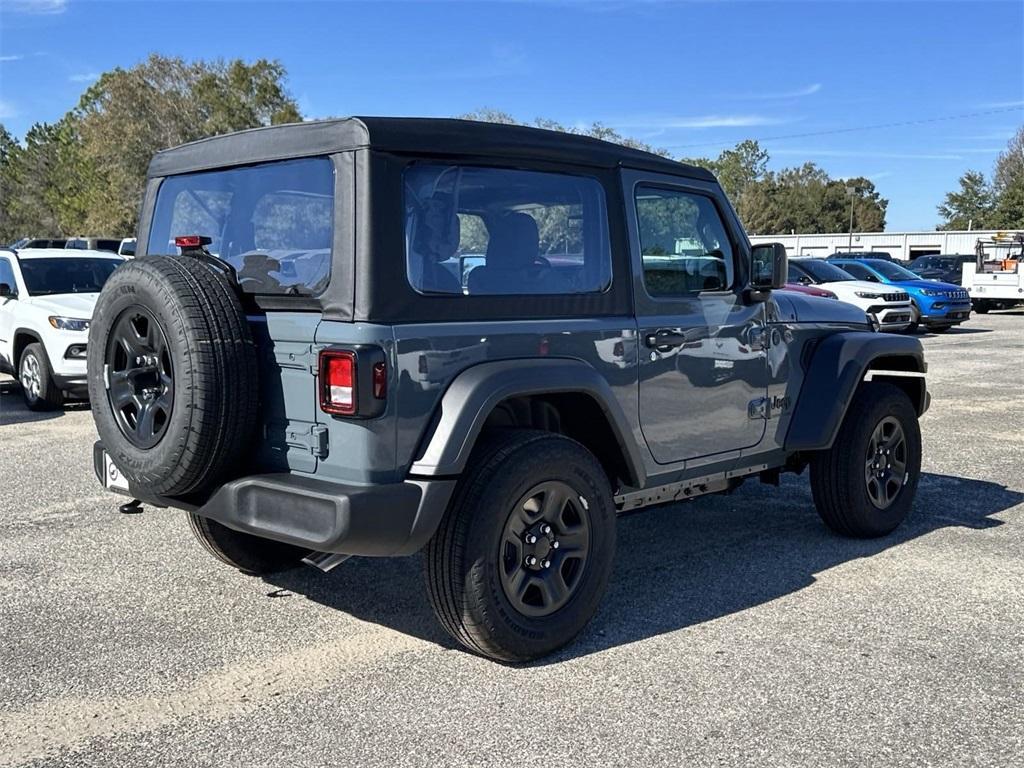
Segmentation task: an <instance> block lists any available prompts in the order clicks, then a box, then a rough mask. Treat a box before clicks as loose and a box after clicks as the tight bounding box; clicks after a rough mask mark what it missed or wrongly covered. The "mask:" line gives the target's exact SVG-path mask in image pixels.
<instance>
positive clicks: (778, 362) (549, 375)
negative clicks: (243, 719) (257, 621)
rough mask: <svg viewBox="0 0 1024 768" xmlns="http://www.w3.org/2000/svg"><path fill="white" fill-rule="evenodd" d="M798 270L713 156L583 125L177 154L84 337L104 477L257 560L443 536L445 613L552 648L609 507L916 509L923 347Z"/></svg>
mask: <svg viewBox="0 0 1024 768" xmlns="http://www.w3.org/2000/svg"><path fill="white" fill-rule="evenodd" d="M786 266H787V265H786V253H785V249H784V248H782V247H781V246H779V245H763V246H757V247H755V248H752V247H751V245H750V243H749V241H748V240H747V237H746V236H745V234H744V232H743V230H742V228H741V227H740V225H739V222H738V221H737V218H736V215H735V213H734V212H733V209H732V208H731V206H730V205H729V202H728V200H727V199H726V197H725V195H724V194H723V193H722V190H721V188H720V187H719V185H718V184H717V183H716V181H715V179H714V177H713V176H712V175H711V174H710V173H708V172H707V171H705V170H702V169H699V168H694V167H690V166H687V165H683V164H680V163H676V162H673V161H670V160H666V159H664V158H661V157H657V156H654V155H650V154H647V153H644V152H639V151H636V150H632V149H627V148H624V147H621V146H617V145H613V144H608V143H605V142H601V141H597V140H594V139H590V138H585V137H581V136H572V135H566V134H562V133H556V132H550V131H543V130H537V129H532V128H521V127H513V126H499V125H488V124H482V123H473V122H463V121H458V120H434V119H392V118H352V119H347V120H333V121H326V122H315V123H302V124H296V125H286V126H279V127H273V128H264V129H258V130H253V131H246V132H243V133H238V134H234V135H228V136H219V137H216V138H211V139H206V140H203V141H199V142H196V143H193V144H188V145H185V146H181V147H177V148H175V149H170V150H167V151H164V152H160V153H159V154H157V155H156V157H155V158H154V159H153V161H152V163H151V165H150V168H149V178H148V181H147V185H146V189H145V196H144V202H143V205H142V216H141V224H140V229H139V239H138V258H136V259H135V260H134V261H129V262H127V263H125V264H124V265H123V266H120V267H119V268H118V269H117V270H116V271H115V273H114V274H113V276H112V277H111V278H110V279H109V281H108V282H107V283H106V285H105V287H104V288H103V292H102V294H101V295H100V297H99V301H98V303H97V305H96V311H95V316H94V318H93V321H92V326H91V328H90V338H89V345H88V365H89V389H90V396H91V399H92V403H93V413H94V418H95V421H96V427H97V430H98V432H99V436H100V442H98V443H97V444H96V446H95V454H94V455H95V468H96V473H97V476H98V477H99V479H100V481H101V482H102V483H103V484H104V485H105V486H106V487H107V488H110V489H112V490H115V491H118V492H120V493H122V494H125V495H127V496H130V497H132V498H134V499H137V500H141V501H143V502H146V503H148V504H151V505H155V506H162V507H177V508H180V509H183V510H185V511H186V512H187V513H188V518H189V520H190V523H191V527H192V530H193V532H194V533H195V535H196V536H197V537H198V538H199V540H200V541H201V542H202V543H203V544H204V545H205V546H206V548H207V549H209V551H210V552H211V553H212V554H213V555H215V556H216V557H218V558H220V559H221V560H223V561H225V562H227V563H229V564H230V565H232V566H234V567H236V568H238V569H239V570H241V571H243V572H245V573H249V574H266V573H269V572H273V571H275V570H280V569H285V568H289V567H293V566H296V565H297V564H299V563H300V562H301V561H303V560H305V561H307V562H310V563H313V564H318V565H320V566H321V567H323V568H325V569H327V568H329V567H331V566H332V565H334V564H335V563H337V562H339V561H340V560H343V559H344V558H345V557H346V556H350V555H363V556H378V557H384V556H396V555H408V554H412V553H414V552H417V551H419V550H421V549H425V550H426V556H425V560H426V582H427V594H428V596H429V599H430V602H431V603H432V605H433V607H434V610H435V612H436V614H437V617H438V619H439V620H440V622H441V623H442V624H443V625H444V627H445V629H447V630H448V632H450V633H451V634H452V635H453V636H454V638H455V639H456V640H458V641H459V642H460V643H462V644H464V645H465V646H467V647H468V648H470V649H472V650H473V651H476V652H479V653H482V654H485V655H487V656H490V657H493V658H495V659H500V660H505V661H524V660H528V659H534V658H536V657H539V656H541V655H543V654H546V653H549V652H551V651H553V650H554V649H556V648H559V647H560V646H563V645H565V644H566V643H568V642H569V641H570V640H571V639H572V638H573V637H574V636H575V635H576V634H577V633H578V632H580V630H581V629H582V628H583V627H584V625H585V624H586V623H587V621H588V620H589V619H590V618H591V617H592V616H593V615H594V612H595V610H596V609H597V607H598V603H599V601H600V599H601V596H602V593H603V592H604V591H605V587H606V584H607V581H608V578H609V575H610V573H611V569H612V562H613V558H614V552H615V528H616V515H617V514H618V513H621V512H625V511H632V510H636V509H638V508H640V507H645V506H650V505H655V504H664V503H670V502H677V501H680V500H683V499H692V498H694V497H697V496H700V495H702V494H708V493H719V492H728V491H731V490H733V489H734V488H736V487H737V486H738V485H740V484H741V483H743V482H744V481H745V480H747V479H752V478H759V479H760V480H761V481H762V482H768V483H777V482H778V478H779V475H780V473H782V472H796V473H800V472H802V471H803V470H804V469H805V468H808V467H809V469H810V473H809V474H810V482H811V488H812V490H813V496H814V502H815V506H816V507H817V510H818V512H819V513H820V515H821V517H822V518H823V520H824V521H825V523H826V524H827V525H828V526H829V527H831V528H832V529H834V530H835V531H837V532H839V533H841V534H844V535H848V536H865V537H866V536H882V535H885V534H887V533H889V532H890V531H892V530H893V529H894V528H895V527H896V526H897V525H899V524H900V522H901V521H902V520H903V519H904V517H906V515H907V513H908V511H909V510H910V507H911V504H912V502H913V498H914V493H915V491H916V488H917V484H918V477H919V472H920V463H921V438H920V431H919V428H918V417H919V416H920V415H921V414H923V413H924V411H925V410H926V408H927V407H928V400H929V396H928V393H927V391H926V388H925V380H924V375H925V370H926V366H925V362H924V359H923V354H922V349H921V345H920V343H919V342H918V341H917V340H916V339H915V338H912V337H902V336H891V335H881V334H878V333H875V332H874V331H873V330H872V327H871V324H870V323H869V321H868V319H867V318H866V317H865V315H864V313H863V312H861V311H860V310H858V309H856V308H855V307H853V306H850V305H847V304H843V303H840V302H838V301H835V300H831V299H825V298H814V297H807V296H803V295H800V294H796V293H788V292H784V291H781V290H778V289H781V288H782V287H783V284H784V283H785V279H786V273H787V269H786Z"/></svg>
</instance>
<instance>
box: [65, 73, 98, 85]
mask: <svg viewBox="0 0 1024 768" xmlns="http://www.w3.org/2000/svg"><path fill="white" fill-rule="evenodd" d="M98 77H99V75H98V74H97V73H95V72H85V73H83V74H80V75H72V76H71V77H69V78H68V80H70V81H71V82H72V83H91V82H92V81H93V80H96V79H97V78H98Z"/></svg>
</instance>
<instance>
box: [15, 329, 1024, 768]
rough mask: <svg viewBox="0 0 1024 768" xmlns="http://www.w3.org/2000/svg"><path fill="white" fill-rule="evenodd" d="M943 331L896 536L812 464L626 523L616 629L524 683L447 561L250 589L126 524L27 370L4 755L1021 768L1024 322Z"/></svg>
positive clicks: (255, 584)
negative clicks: (916, 479)
mask: <svg viewBox="0 0 1024 768" xmlns="http://www.w3.org/2000/svg"><path fill="white" fill-rule="evenodd" d="M924 343H925V346H926V350H927V356H928V361H929V365H930V374H929V386H930V389H931V392H932V396H933V403H932V408H931V410H930V411H929V413H928V414H927V415H926V416H925V418H924V420H923V431H924V448H925V455H924V472H925V474H924V478H923V480H922V483H921V489H920V492H919V494H918V500H917V504H916V508H915V511H914V513H913V514H912V517H911V519H910V520H909V521H908V524H907V525H905V526H904V527H903V528H902V529H900V530H899V531H898V532H897V533H896V534H895V535H893V536H891V537H889V538H886V539H882V540H879V541H869V542H864V541H849V540H844V539H840V538H836V537H835V536H832V535H830V534H829V533H828V532H827V531H826V530H825V528H824V527H823V526H822V524H821V523H820V522H819V520H818V517H817V515H816V514H815V512H814V510H813V507H812V505H811V499H810V492H809V490H808V487H807V483H806V479H805V478H791V479H786V480H785V481H784V483H783V486H782V488H780V489H778V490H777V491H776V490H775V489H771V488H766V487H761V486H758V485H756V484H754V483H750V484H748V485H747V486H745V487H743V488H741V489H740V490H739V491H737V492H736V493H735V494H733V495H732V496H727V497H712V498H707V499H702V500H698V501H696V502H692V503H690V504H688V505H675V506H671V507H666V508H661V509H656V510H652V511H649V512H646V513H642V514H638V515H633V516H630V517H627V518H624V519H623V520H622V521H621V525H620V529H619V552H618V560H617V564H616V571H615V574H614V577H613V585H612V588H611V591H610V593H609V595H608V596H607V598H606V600H605V602H604V604H603V607H602V609H601V611H600V613H599V614H598V616H597V617H596V619H595V620H594V621H593V622H592V623H591V625H590V626H589V627H588V629H587V630H586V631H585V633H584V635H583V636H582V638H581V639H580V640H579V641H578V642H577V643H575V644H574V645H572V646H571V647H570V648H569V649H567V650H566V651H564V652H563V653H561V654H560V655H558V656H556V657H554V658H552V659H549V660H547V661H546V662H545V663H542V664H538V665H534V666H529V667H518V668H517V667H507V666H501V665H498V664H495V663H492V662H489V661H486V660H483V659H480V658H476V657H474V656H471V655H469V654H467V653H465V652H463V651H461V650H458V649H456V648H455V647H454V646H453V645H452V643H451V642H450V641H449V640H448V639H447V637H446V636H444V635H443V634H442V632H441V630H440V629H439V628H438V627H437V626H436V625H435V623H434V620H433V617H432V615H431V613H430V610H429V607H428V606H427V603H426V598H425V594H424V588H423V585H422V576H421V568H422V563H421V560H420V558H419V557H413V558H407V559H401V560H377V561H375V560H371V559H357V560H351V561H349V562H348V563H346V564H344V565H343V566H341V567H339V568H338V569H337V570H336V571H334V572H333V573H332V574H330V575H325V574H321V573H319V572H316V571H314V570H313V569H310V568H303V569H300V570H295V571H292V572H289V573H286V574H283V575H279V576H275V577H274V578H273V579H269V580H263V579H252V578H247V577H245V576H242V575H240V574H238V573H236V572H234V571H232V570H230V569H228V568H227V567H225V566H222V565H220V564H219V563H218V562H216V561H215V560H214V559H213V558H211V557H210V556H209V555H207V554H206V553H205V552H204V551H203V550H202V549H201V548H200V546H199V545H198V543H197V542H195V541H194V540H193V538H192V536H191V534H190V533H189V531H188V529H187V526H186V524H185V520H184V517H183V514H182V513H180V512H173V511H161V510H152V509H147V510H146V511H145V512H144V513H143V514H139V515H122V514H119V513H118V511H117V505H118V501H117V498H116V497H113V496H111V495H108V494H106V493H104V492H103V491H102V489H101V488H100V487H99V486H98V485H97V483H96V480H95V478H94V476H93V473H92V467H91V460H92V459H91V451H90V446H91V444H92V441H93V440H94V430H93V426H92V420H91V417H90V414H89V411H88V409H87V408H85V407H83V406H70V407H68V408H67V410H66V411H64V412H63V413H57V414H35V413H31V412H28V411H26V410H24V409H23V407H22V405H21V399H20V394H19V393H18V391H17V390H16V388H15V386H14V384H13V382H11V381H10V380H5V381H3V382H2V383H0V387H2V394H0V477H2V479H3V483H2V489H3V495H2V499H0V590H2V594H3V599H2V601H0V766H11V765H56V764H60V765H83V766H84V765H92V766H110V765H132V766H142V765H217V766H222V765H246V766H248V765H255V766H277V765H281V766H307V765H308V766H321V765H325V764H328V763H330V764H336V765H359V766H377V765H380V766H405V765H454V764H468V765H549V766H561V765H599V764H600V765H652V766H654V765H665V766H679V765H707V764H723V765H750V764H754V763H756V764H767V765H783V766H793V765H871V764H874V765H880V764H881V765H885V764H895V763H899V764H902V765H940V764H941V765H966V764H971V765H1009V764H1011V763H1014V762H1017V761H1019V760H1020V756H1021V754H1024V635H1022V632H1021V627H1022V626H1024V416H1022V414H1024V388H1022V386H1021V381H1022V378H1021V376H1022V371H1024V311H1020V312H1005V313H995V314H990V315H984V316H981V315H977V316H975V317H974V318H973V319H972V320H971V321H970V322H969V323H967V325H966V326H965V327H964V328H962V329H958V330H954V331H951V332H950V333H948V334H945V335H942V336H929V337H926V338H925V339H924ZM1014 755H1016V756H1017V757H1016V758H1014V757H1013V756H1014ZM1017 764H1019V762H1017Z"/></svg>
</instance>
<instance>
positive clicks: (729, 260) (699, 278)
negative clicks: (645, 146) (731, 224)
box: [636, 186, 734, 296]
mask: <svg viewBox="0 0 1024 768" xmlns="http://www.w3.org/2000/svg"><path fill="white" fill-rule="evenodd" d="M636 217H637V224H638V226H639V230H640V253H641V255H642V258H643V266H644V285H645V286H646V287H647V293H649V294H650V295H651V296H683V295H686V294H692V293H699V292H700V291H721V290H726V289H728V288H730V287H731V286H732V284H733V279H734V278H733V274H734V262H733V250H732V245H731V244H730V242H729V238H728V236H727V235H726V230H725V225H724V224H723V223H722V219H721V217H720V216H719V215H718V210H717V209H716V208H715V204H714V203H713V202H712V201H711V199H710V198H708V197H705V196H703V195H698V194H694V193H691V192H682V191H679V190H668V189H659V188H657V187H644V186H641V187H638V188H637V191H636Z"/></svg>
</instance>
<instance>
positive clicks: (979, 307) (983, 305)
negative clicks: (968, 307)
mask: <svg viewBox="0 0 1024 768" xmlns="http://www.w3.org/2000/svg"><path fill="white" fill-rule="evenodd" d="M990 309H991V307H990V306H989V303H988V300H987V299H982V300H981V301H977V302H975V304H974V311H975V312H977V313H978V314H979V315H987V314H988V311H989V310H990Z"/></svg>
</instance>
